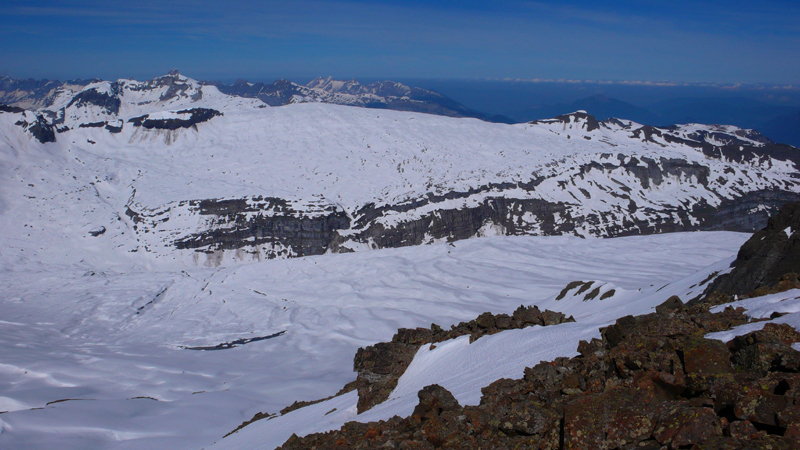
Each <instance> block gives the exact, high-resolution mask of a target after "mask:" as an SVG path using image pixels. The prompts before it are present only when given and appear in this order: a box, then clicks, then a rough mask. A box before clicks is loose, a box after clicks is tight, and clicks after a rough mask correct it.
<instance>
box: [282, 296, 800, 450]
mask: <svg viewBox="0 0 800 450" xmlns="http://www.w3.org/2000/svg"><path fill="white" fill-rule="evenodd" d="M658 311H659V312H656V313H653V314H649V315H645V316H640V317H630V316H629V317H625V318H622V319H620V320H618V321H617V322H616V323H615V324H614V325H612V326H610V327H608V328H606V329H605V330H603V333H602V335H603V338H602V340H598V339H595V340H592V342H585V341H583V342H581V344H580V346H579V348H578V351H579V352H580V356H577V357H575V358H558V359H556V360H555V361H553V362H542V363H540V364H538V365H536V366H534V367H531V368H528V369H526V370H525V376H524V378H523V379H521V380H508V379H502V380H498V381H496V382H494V383H492V384H491V385H489V386H487V387H486V388H484V389H483V390H482V392H483V397H482V399H481V403H480V405H478V406H466V407H461V406H459V405H458V403H457V402H456V401H455V399H454V398H452V395H451V394H450V393H449V392H447V391H446V390H444V389H443V388H442V387H440V386H436V385H432V386H428V387H426V388H425V389H423V390H422V391H421V392H420V393H419V398H420V404H419V405H418V406H417V408H416V409H415V410H414V413H413V414H412V416H410V417H407V418H399V417H394V418H392V419H390V420H388V421H381V422H373V423H366V424H362V423H355V422H350V423H347V424H345V426H344V427H342V428H341V429H340V430H336V431H331V432H328V433H318V434H312V435H308V436H306V437H303V438H299V437H297V436H292V438H290V439H289V440H288V441H287V442H286V443H285V444H284V445H283V446H282V447H280V448H281V449H284V450H289V449H301V448H302V449H323V448H344V449H347V448H362V449H370V448H376V449H377V448H420V449H421V448H451V449H466V448H469V449H498V448H534V449H587V448H593V449H642V448H652V449H678V448H690V447H691V448H695V449H704V448H707V449H711V448H715V449H716V448H730V449H745V448H773V449H789V448H796V447H797V446H798V445H800V425H798V424H800V421H799V420H798V418H800V416H798V410H797V406H798V405H800V373H798V372H800V366H798V361H800V352H797V351H796V350H794V349H792V347H791V343H793V342H798V341H800V333H797V332H796V331H794V330H793V329H791V327H788V326H787V325H772V324H768V325H767V326H766V327H765V328H764V329H763V330H761V331H756V332H753V333H750V334H748V335H745V336H742V337H740V338H736V339H735V340H734V341H732V342H731V343H730V344H728V345H727V346H726V345H725V344H723V343H722V342H720V341H714V340H708V339H705V338H703V335H704V334H706V333H708V332H713V331H721V330H725V329H728V328H730V327H732V326H736V325H739V324H743V323H746V322H747V321H748V319H747V318H746V317H745V316H744V315H743V314H742V310H733V309H732V308H728V309H726V310H724V311H723V312H721V313H716V314H713V313H710V312H709V311H708V309H707V306H706V305H696V306H692V307H685V306H682V305H680V304H678V302H676V300H675V299H670V300H669V301H668V302H667V303H665V304H664V305H662V306H661V307H659V308H658Z"/></svg>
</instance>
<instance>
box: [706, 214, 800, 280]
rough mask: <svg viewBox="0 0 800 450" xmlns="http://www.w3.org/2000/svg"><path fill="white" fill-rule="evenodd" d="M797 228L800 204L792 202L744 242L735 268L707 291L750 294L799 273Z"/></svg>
mask: <svg viewBox="0 0 800 450" xmlns="http://www.w3.org/2000/svg"><path fill="white" fill-rule="evenodd" d="M797 231H800V203H790V204H787V205H785V206H784V207H783V208H781V210H780V212H779V213H778V214H777V215H776V216H774V217H771V218H770V219H769V221H768V223H767V226H766V227H765V228H764V229H762V230H760V231H758V232H757V233H755V234H754V235H753V236H752V237H751V238H750V239H748V240H747V242H745V243H744V245H742V248H741V249H740V250H739V253H738V254H737V256H736V260H735V261H734V262H733V264H732V267H733V270H732V271H731V272H730V273H728V274H724V275H721V276H719V277H718V278H717V279H716V280H714V282H713V283H712V284H711V285H709V287H708V288H707V290H706V293H707V294H712V293H714V292H716V293H719V294H723V295H726V296H732V295H738V296H747V295H750V294H752V293H753V292H754V291H756V290H757V289H759V288H763V287H768V286H773V285H775V284H777V283H779V282H780V281H783V280H781V278H782V277H783V276H784V275H786V274H789V273H795V274H797V273H800V233H797ZM795 278H796V277H795ZM786 281H787V282H788V281H789V280H786Z"/></svg>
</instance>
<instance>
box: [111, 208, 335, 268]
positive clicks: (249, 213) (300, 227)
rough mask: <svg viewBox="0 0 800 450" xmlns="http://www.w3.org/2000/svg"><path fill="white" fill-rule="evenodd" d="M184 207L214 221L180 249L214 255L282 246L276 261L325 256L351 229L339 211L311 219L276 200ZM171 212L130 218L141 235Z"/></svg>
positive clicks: (177, 243) (330, 210)
mask: <svg viewBox="0 0 800 450" xmlns="http://www.w3.org/2000/svg"><path fill="white" fill-rule="evenodd" d="M178 206H179V207H184V206H185V207H188V209H189V211H192V212H195V213H196V214H198V215H200V216H208V217H209V219H208V220H209V222H208V226H207V228H208V229H207V231H204V232H200V233H192V234H189V235H187V236H184V237H181V238H178V239H176V240H175V241H174V245H175V247H176V248H178V249H194V250H198V251H204V252H208V253H212V252H216V251H220V250H236V249H242V248H244V249H247V248H248V247H250V248H253V247H257V246H259V245H264V244H270V245H274V247H273V248H277V250H274V253H272V254H270V255H269V256H272V257H277V256H309V255H321V254H323V253H325V252H326V251H327V250H328V248H329V245H330V242H331V241H332V240H333V239H334V234H335V231H336V230H341V229H347V228H349V227H350V219H349V218H348V217H347V215H346V214H345V213H344V212H343V211H341V210H340V209H337V208H336V207H333V206H331V207H328V208H326V209H324V211H323V212H322V214H316V215H313V216H309V215H306V214H304V213H302V212H298V211H295V210H294V209H293V208H292V207H291V205H290V204H289V203H288V202H286V201H285V200H283V199H280V198H273V197H261V196H258V197H254V198H252V199H249V201H248V200H246V199H233V200H218V199H207V200H192V201H187V202H181V203H179V204H178ZM166 212H167V211H161V212H156V213H153V214H147V213H146V212H143V211H134V210H133V209H131V208H130V207H129V208H128V210H127V215H128V216H129V217H131V219H132V220H133V221H134V223H135V224H136V227H137V231H138V227H140V226H142V225H143V224H144V225H149V226H151V227H152V226H153V224H154V223H158V222H163V221H164V220H165V219H167V218H166V217H162V216H163V213H166ZM289 249H291V251H292V252H293V253H292V254H289Z"/></svg>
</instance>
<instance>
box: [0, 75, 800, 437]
mask: <svg viewBox="0 0 800 450" xmlns="http://www.w3.org/2000/svg"><path fill="white" fill-rule="evenodd" d="M17 87H18V88H19V89H18V90H24V89H30V90H31V91H32V92H35V93H36V95H34V96H33V97H30V98H29V101H28V102H27V103H25V102H23V101H22V100H21V99H23V98H27V97H26V96H25V95H24V94H23V93H21V91H20V92H17V93H16V94H14V95H13V98H14V99H17V100H18V101H16V102H15V103H16V104H17V105H18V106H15V105H10V106H2V107H1V108H0V230H2V233H0V248H2V250H0V292H2V296H0V348H2V349H3V350H2V355H3V357H2V360H0V412H2V414H0V447H2V448H36V449H39V448H41V449H44V448H52V447H54V446H58V447H59V448H64V449H85V448H99V449H148V450H151V449H154V448H175V449H200V448H218V449H245V448H246V449H250V448H267V449H272V448H275V447H277V446H280V445H282V444H284V443H285V442H286V441H287V439H289V437H290V436H291V435H292V434H297V435H299V436H302V435H306V434H309V433H315V432H324V431H329V430H337V429H340V427H341V426H342V425H343V424H345V423H347V422H350V421H358V422H362V423H368V422H370V421H375V420H386V419H389V418H391V417H393V416H395V415H399V416H403V417H405V416H408V415H411V414H412V413H413V412H414V411H415V409H417V406H418V404H419V403H420V401H419V397H418V392H420V391H421V390H423V388H425V387H426V386H430V385H432V384H437V385H439V386H440V387H441V388H442V389H444V390H446V391H447V392H449V394H444V393H443V392H442V391H441V390H439V389H438V388H434V389H428V390H425V391H424V395H423V397H425V398H426V399H427V400H425V403H424V404H423V406H422V407H421V408H422V409H420V412H419V413H420V417H422V416H424V417H425V418H427V419H430V420H435V419H436V418H435V417H433V416H431V415H430V414H429V413H430V411H432V410H433V408H432V407H430V408H428V409H425V408H426V407H429V406H431V405H432V404H433V403H435V402H440V404H446V406H447V408H448V411H455V409H453V408H461V407H465V406H466V407H470V406H472V407H474V406H475V405H478V404H479V403H480V402H481V395H482V393H481V389H482V388H484V387H486V386H490V385H492V383H495V382H497V380H499V379H502V378H520V377H522V376H523V375H524V374H525V368H526V367H534V366H536V365H537V364H539V362H540V361H553V360H554V359H556V358H559V357H574V356H577V355H578V352H577V350H576V349H578V343H579V341H581V340H585V341H587V342H590V341H591V340H592V338H597V339H600V338H601V337H602V336H603V335H602V334H601V332H600V328H603V327H608V326H610V325H613V324H614V323H616V322H617V320H618V319H620V318H622V317H624V316H627V315H637V314H647V313H652V312H653V310H657V314H661V315H663V314H669V313H670V311H674V309H675V308H674V306H675V304H676V302H675V301H674V299H673V300H672V301H670V302H668V303H666V304H665V303H664V302H665V301H668V300H669V299H670V298H672V296H678V297H680V298H681V299H683V300H691V299H695V298H698V297H700V296H702V295H703V294H704V292H705V291H706V290H707V289H708V286H709V285H710V284H711V283H714V282H715V281H714V280H715V279H716V278H718V277H720V279H724V275H725V274H726V273H727V272H729V271H731V270H738V263H737V266H736V267H734V268H732V267H731V262H733V261H737V259H736V253H737V250H738V249H739V247H740V245H741V244H742V243H743V242H745V241H746V240H747V239H748V237H749V236H748V235H747V234H744V233H740V232H736V231H745V230H754V229H757V228H760V227H762V226H763V225H764V224H765V223H766V222H767V217H768V215H769V214H770V212H771V211H773V210H775V209H776V208H777V206H778V205H780V204H781V203H783V202H785V201H787V200H791V199H797V198H798V197H800V186H798V183H799V181H798V178H797V175H798V173H797V166H796V159H797V155H796V149H794V148H792V147H787V146H781V145H776V144H774V143H772V142H770V141H769V140H768V139H766V138H765V137H763V136H761V135H759V134H758V133H755V132H753V131H750V130H741V129H738V128H735V127H729V126H708V125H697V124H689V125H680V126H674V127H669V128H653V127H648V126H645V125H640V124H636V123H633V122H630V121H626V120H617V119H613V120H607V121H602V122H599V121H597V120H595V119H594V118H593V117H592V116H591V115H589V114H588V113H585V112H576V113H573V114H569V115H565V116H559V117H556V118H553V119H550V120H545V121H538V122H535V123H529V124H517V125H506V124H499V123H489V122H485V121H480V120H477V119H470V118H453V117H443V116H437V115H431V114H420V113H415V112H407V111H394V110H388V109H368V108H357V107H351V106H342V105H336V104H328V103H322V102H317V101H314V102H310V101H309V102H300V103H290V104H287V105H285V106H281V107H271V106H269V105H268V104H266V103H264V102H263V101H262V100H260V99H259V98H255V97H253V98H250V97H248V96H243V95H230V94H227V93H225V92H222V91H221V90H220V89H218V88H217V87H215V86H213V85H209V84H204V83H200V82H197V81H195V80H192V79H190V78H187V77H184V76H182V75H180V74H178V73H170V74H168V75H165V76H163V77H157V78H155V79H153V80H150V81H144V82H140V81H135V80H118V81H114V82H108V81H101V80H90V81H85V82H75V83H73V84H63V85H59V86H58V87H57V88H55V89H54V90H52V89H51V90H50V91H48V90H47V89H48V85H47V83H39V84H36V83H32V84H30V83H29V85H24V86H22V85H19V86H17ZM23 88H24V89H23ZM314 89H323V90H325V91H326V92H327V91H330V92H339V93H341V92H344V93H345V94H346V93H347V92H349V91H350V90H353V89H356V90H359V89H362V88H359V87H358V86H355V85H349V86H346V85H344V84H337V83H332V82H330V80H328V81H324V80H322V81H320V82H319V86H316V87H314ZM364 89H367V88H364ZM370 89H371V88H370ZM375 89H378V88H377V87H376V88H375ZM387 89H388V88H387ZM398 89H399V88H398ZM45 91H46V92H49V93H48V94H46V95H45V94H44V93H45ZM26 92H27V91H26ZM376 92H377V91H376ZM51 94H52V95H51ZM345 94H342V95H345ZM367 94H369V92H367V93H366V94H364V95H367ZM346 95H352V94H346ZM359 95H361V94H359ZM369 95H377V94H375V93H373V94H369ZM8 98H11V97H8ZM25 108H27V109H25ZM787 217H789V218H788V219H786V220H784V219H780V220H778V221H773V222H771V226H770V228H769V231H768V232H767V233H765V234H764V236H765V242H768V243H770V245H774V249H777V250H776V251H778V254H782V253H780V252H782V251H783V250H785V249H793V248H794V241H793V239H795V234H796V233H794V231H793V230H797V229H800V223H799V224H795V221H794V220H795V219H794V217H795V214H788V216H787ZM784 223H785V224H787V225H785V226H784ZM781 227H782V228H781ZM690 230H734V231H709V232H691V233H688V232H687V233H668V234H660V233H663V232H666V231H690ZM781 234H782V235H783V236H784V237H781ZM759 236H760V235H759ZM476 237H481V238H482V239H471V238H476ZM595 237H615V238H614V239H595ZM782 239H786V242H783V241H782ZM416 244H434V245H416ZM392 247H394V248H392ZM400 247H402V248H400ZM373 249H384V250H381V251H368V250H373ZM760 252H761V250H757V251H755V253H753V254H761V253H760ZM765 252H766V254H768V255H770V254H773V253H774V252H772V250H769V249H767V250H765ZM771 252H772V253H771ZM740 255H741V253H740ZM745 266H746V264H745ZM732 273H733V272H732ZM784 275H787V274H782V275H781V274H778V275H776V276H779V277H782V278H779V280H780V282H781V283H784V284H785V285H791V286H794V284H793V283H795V284H796V281H797V277H796V276H795V277H794V278H792V277H791V276H788V275H787V276H786V277H784ZM736 276H738V275H736ZM769 276H770V277H772V274H771V272H770V275H769ZM764 279H767V278H764ZM769 279H772V278H769ZM720 283H721V281H720ZM757 290H758V289H756V291H757ZM767 290H768V291H769V295H770V296H768V297H767V299H768V301H767V302H766V303H765V302H758V304H755V303H746V304H742V306H743V307H744V308H746V309H748V310H750V311H752V314H753V316H752V317H756V316H757V317H763V318H768V319H769V320H771V321H773V322H775V324H776V325H780V324H781V323H788V324H792V323H794V322H793V321H794V320H795V319H794V314H785V315H782V316H781V314H783V313H794V312H796V305H797V301H796V300H797V299H796V298H795V297H796V296H797V295H798V294H797V291H796V290H789V291H781V292H777V289H772V287H768V289H767ZM730 294H733V295H738V293H736V292H727V293H724V294H719V295H718V296H717V297H716V298H717V299H718V300H719V301H720V302H728V301H734V300H736V298H733V297H725V295H730ZM757 298H758V297H757ZM754 300H756V299H753V298H750V299H747V300H743V301H754ZM762 300H763V299H762ZM520 305H524V306H523V307H522V308H520ZM769 305H773V306H769ZM487 311H488V312H489V314H486V312H487ZM665 311H666V312H665ZM715 312H716V311H712V313H715ZM709 314H711V313H709ZM773 316H775V317H773ZM779 316H780V317H779ZM743 317H744V316H742V315H741V314H739V315H738V316H737V319H736V321H732V322H731V323H730V324H729V325H738V324H739V323H742V325H741V326H739V327H736V328H732V329H724V328H721V327H713V328H709V329H708V331H715V332H720V333H728V334H726V335H724V336H721V335H716V336H715V337H716V338H718V339H722V340H726V341H727V340H731V339H735V336H734V335H736V334H746V333H749V332H751V331H755V330H752V329H750V328H747V329H744V328H742V327H753V326H754V325H756V324H755V323H749V322H747V320H746V319H744V318H743ZM573 320H574V321H573ZM626 320H627V319H626ZM628 322H629V321H628ZM745 322H747V323H745ZM431 323H437V324H440V325H441V327H434V326H432V325H431ZM693 323H696V322H693ZM765 327H766V325H765ZM398 328H404V329H413V330H416V331H414V332H408V331H405V332H403V333H405V334H403V333H400V334H399V337H398V338H397V340H398V343H400V344H402V345H401V346H395V347H397V348H399V349H400V352H401V353H402V357H403V359H402V362H403V364H402V367H400V366H396V367H395V366H391V365H389V366H388V369H387V366H385V365H383V364H375V360H373V359H371V358H372V356H371V355H373V353H371V352H370V351H367V350H365V351H362V352H361V359H359V360H357V361H356V365H357V367H355V369H356V370H357V371H358V374H357V373H356V372H354V370H353V369H354V366H353V357H354V355H356V354H357V351H358V349H359V348H364V349H368V348H370V346H372V348H373V349H375V348H380V347H383V346H376V345H375V344H376V343H379V342H382V341H384V342H385V341H389V340H390V339H391V338H392V336H393V335H395V334H396V332H397V329H398ZM772 329H773V327H772V326H770V327H769V328H768V329H767V333H770V332H772V331H773V330H772ZM420 330H427V331H420ZM428 333H429V334H430V337H431V339H432V341H431V342H426V337H425V336H427V335H428ZM622 334H624V333H622ZM420 336H422V337H421V338H420ZM745 339H751V338H745ZM754 339H755V341H754V342H756V344H757V343H759V342H762V341H761V340H760V339H761V337H756V338H754ZM764 339H766V340H765V341H764V342H766V341H768V340H769V339H771V338H770V337H769V336H766V337H765V338H764ZM751 340H752V339H751ZM432 342H435V344H431V343H432ZM737 342H739V341H737ZM770 342H771V341H770ZM749 344H752V342H750V341H746V342H744V343H741V342H739V343H737V344H735V345H737V346H739V347H737V348H742V349H745V350H744V351H745V353H742V355H745V356H746V355H749V354H750V353H751V350H752V347H753V346H752V345H749ZM610 345H613V344H610ZM748 345H749V347H748ZM770 345H771V344H770ZM756 347H757V346H756ZM784 347H785V345H784ZM784 350H786V349H785V348H783V347H781V351H784ZM377 354H378V355H380V354H382V353H381V352H380V351H378V352H377ZM782 354H783V353H782ZM498 355H505V356H507V357H498ZM679 359H680V358H679ZM358 361H360V363H359V362H358ZM603 361H605V360H603ZM743 361H745V362H744V363H743V364H750V363H749V362H748V361H750V360H747V359H746V358H744V356H743ZM759 361H761V360H759V358H756V361H755V362H754V363H753V364H756V363H759ZM762 362H763V361H762ZM600 363H601V364H602V361H601V362H600ZM681 364H683V362H681ZM751 365H752V364H751ZM563 367H567V366H566V365H564V366H563ZM676 367H677V366H676ZM395 369H397V370H395ZM386 370H388V371H389V373H383V372H386ZM384 375H389V376H385V377H384ZM359 377H360V378H361V380H360V381H361V382H359ZM634 378H635V376H634ZM354 381H355V384H350V386H351V387H352V388H354V390H352V391H350V392H346V393H343V394H342V395H339V396H334V397H332V398H329V399H327V400H324V401H321V402H317V403H313V404H311V402H313V401H316V400H319V399H325V398H328V397H330V396H332V395H335V394H337V393H338V392H339V391H340V390H341V389H342V387H343V386H347V385H348V383H352V382H354ZM376 381H377V382H376ZM615 383H616V381H615ZM787 383H789V386H790V388H791V386H793V385H792V384H791V383H794V381H787ZM778 386H780V391H781V392H782V393H781V394H774V395H779V396H782V398H783V397H785V396H786V395H790V394H787V393H788V392H795V391H792V389H794V388H791V389H789V390H785V389H784V388H785V385H784V384H781V383H780V382H779V383H778ZM778 386H776V388H777V387H778ZM578 387H579V388H580V387H581V386H580V382H579V383H578ZM573 388H575V386H570V387H569V389H573ZM370 392H373V393H376V394H377V395H374V396H372V397H371V398H367V400H366V401H364V400H362V398H366V396H367V394H369V393H370ZM570 392H572V391H570ZM570 392H567V393H566V394H565V395H572V394H571V393H570ZM573 394H574V392H573ZM770 398H771V397H770ZM692 399H693V400H692V401H693V402H694V403H691V404H690V405H686V404H684V403H680V404H676V407H679V409H680V408H683V407H684V406H686V407H692V408H702V407H705V406H707V405H705V403H703V402H705V401H706V400H705V397H702V396H694V397H692ZM695 399H699V400H695ZM434 400H435V402H434ZM673 400H674V399H673ZM296 401H299V402H301V403H295V402H296ZM783 401H784V402H785V401H786V399H785V398H783ZM432 402H433V403H432ZM734 404H735V403H734ZM290 405H295V406H294V407H291V406H290ZM302 405H310V406H306V407H298V406H302ZM426 405H427V406H426ZM360 406H361V407H360ZM367 406H370V407H369V408H367ZM287 407H288V408H287ZM3 411H5V412H3ZM359 411H361V414H359ZM680 411H682V413H683V412H686V413H687V414H691V413H692V411H689V410H684V409H680ZM770 411H772V410H770ZM775 411H777V410H775ZM781 412H782V410H781ZM717 413H718V412H717V411H714V412H713V414H717ZM647 414H649V412H648V413H646V414H645V416H646V418H648V420H651V421H652V420H661V419H657V418H656V417H655V416H653V417H650V416H648V415H647ZM703 414H705V415H706V416H708V417H707V418H710V416H709V415H708V412H703ZM737 414H738V413H737ZM714 417H718V416H716V415H715V416H714ZM743 417H749V416H743ZM735 418H736V419H739V416H738V415H736V416H735ZM254 419H261V420H254ZM747 420H749V421H750V422H751V424H756V425H758V426H762V425H764V423H763V422H759V420H763V419H761V418H757V417H755V416H754V418H752V419H750V418H747ZM780 420H784V419H780ZM739 421H742V420H739ZM245 422H251V424H250V425H248V426H245V427H242V428H239V430H238V431H236V432H235V433H232V434H229V433H231V432H232V431H233V430H235V429H237V428H238V427H239V426H240V425H242V424H243V423H245ZM782 423H783V422H776V424H775V425H768V426H773V427H779V428H781V429H783V430H784V431H785V432H787V433H788V432H789V427H788V426H786V427H785V426H784V425H782ZM746 425H747V424H741V426H742V427H744V428H742V429H743V430H744V429H745V428H746V429H749V428H748V427H747V426H746ZM756 425H753V426H756ZM737 426H739V425H737ZM351 427H352V426H351ZM356 428H357V426H356ZM712 428H713V427H712ZM723 428H724V427H723V426H722V425H720V430H722V429H723ZM525 430H527V428H526V429H525ZM525 430H523V431H524V432H528V431H525ZM715 430H716V429H715ZM770 430H773V431H774V430H776V428H770ZM512 431H513V430H512ZM540 431H542V432H543V433H545V434H547V433H551V432H552V429H551V428H548V429H547V430H545V429H542V430H540ZM714 432H716V431H714ZM536 433H539V432H538V431H537V432H536ZM534 434H535V433H534ZM540 434H541V433H540ZM226 435H228V436H227V437H224V438H223V436H226ZM548 436H549V435H548ZM647 439H649V437H648V438H647ZM647 439H645V440H647ZM656 439H657V440H658V442H662V439H661V438H656ZM664 439H668V440H664V441H663V442H670V443H675V442H684V441H676V440H674V439H673V437H665V438H664ZM293 442H295V444H296V441H293ZM295 444H292V445H295ZM670 445H671V444H670ZM675 445H678V446H680V445H682V444H675Z"/></svg>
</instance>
